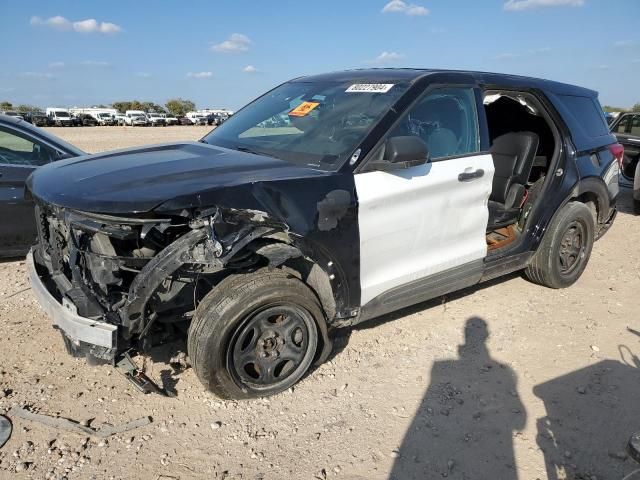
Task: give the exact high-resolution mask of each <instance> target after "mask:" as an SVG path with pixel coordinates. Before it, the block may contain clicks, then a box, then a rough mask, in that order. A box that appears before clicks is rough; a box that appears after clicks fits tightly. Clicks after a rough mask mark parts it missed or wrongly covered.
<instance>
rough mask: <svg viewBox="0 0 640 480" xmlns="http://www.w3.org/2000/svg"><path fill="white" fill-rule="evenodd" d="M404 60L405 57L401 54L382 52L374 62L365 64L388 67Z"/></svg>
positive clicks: (370, 61)
mask: <svg viewBox="0 0 640 480" xmlns="http://www.w3.org/2000/svg"><path fill="white" fill-rule="evenodd" d="M403 58H404V55H403V54H401V53H397V52H386V51H385V52H382V53H381V54H380V55H378V56H377V57H376V58H374V59H373V60H369V61H367V62H365V63H373V64H377V65H388V64H390V63H395V62H397V61H399V60H402V59H403Z"/></svg>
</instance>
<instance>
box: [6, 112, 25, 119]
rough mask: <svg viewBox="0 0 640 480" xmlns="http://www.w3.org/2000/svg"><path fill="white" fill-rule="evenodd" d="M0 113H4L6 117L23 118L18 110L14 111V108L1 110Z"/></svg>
mask: <svg viewBox="0 0 640 480" xmlns="http://www.w3.org/2000/svg"><path fill="white" fill-rule="evenodd" d="M2 115H6V116H8V117H15V118H24V117H23V116H22V115H21V114H19V113H18V112H16V111H14V110H7V111H4V112H2Z"/></svg>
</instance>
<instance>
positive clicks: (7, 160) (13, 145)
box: [0, 127, 55, 166]
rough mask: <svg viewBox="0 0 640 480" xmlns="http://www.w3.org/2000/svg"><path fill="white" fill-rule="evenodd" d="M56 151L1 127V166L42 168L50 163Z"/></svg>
mask: <svg viewBox="0 0 640 480" xmlns="http://www.w3.org/2000/svg"><path fill="white" fill-rule="evenodd" d="M54 155H55V152H54V150H52V149H51V148H49V147H47V146H45V145H41V144H39V143H37V142H33V141H32V140H29V139H28V138H27V137H24V136H22V135H19V134H17V133H16V132H13V131H11V130H8V129H5V128H1V127H0V164H3V165H32V166H40V165H44V164H46V163H49V162H51V161H52V160H53V157H54Z"/></svg>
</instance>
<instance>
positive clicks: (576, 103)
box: [559, 95, 609, 137]
mask: <svg viewBox="0 0 640 480" xmlns="http://www.w3.org/2000/svg"><path fill="white" fill-rule="evenodd" d="M559 97H560V99H561V100H562V102H563V103H564V104H565V106H566V107H567V108H568V109H569V111H570V112H571V114H572V115H573V117H574V118H575V120H576V121H577V122H578V124H579V125H580V126H581V127H582V129H583V130H584V131H585V133H586V134H587V135H588V136H590V137H601V136H603V135H607V134H608V133H609V127H608V126H607V120H606V119H605V117H604V112H603V111H602V108H601V107H600V103H599V102H598V100H597V99H595V98H591V97H580V96H573V95H559Z"/></svg>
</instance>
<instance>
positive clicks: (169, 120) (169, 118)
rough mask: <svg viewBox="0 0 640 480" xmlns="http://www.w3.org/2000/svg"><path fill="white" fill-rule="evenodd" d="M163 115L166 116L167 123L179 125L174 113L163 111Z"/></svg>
mask: <svg viewBox="0 0 640 480" xmlns="http://www.w3.org/2000/svg"><path fill="white" fill-rule="evenodd" d="M161 115H162V116H163V117H164V120H165V122H166V123H167V125H178V123H179V122H178V119H177V118H176V117H175V116H174V115H172V114H170V113H162V114H161Z"/></svg>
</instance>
